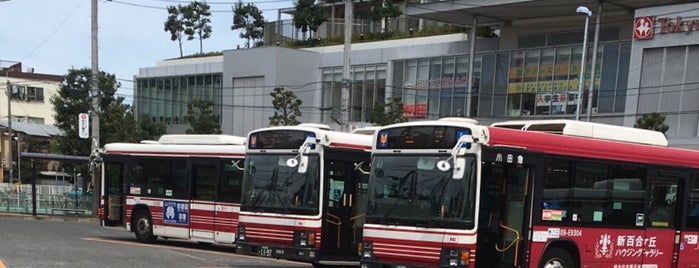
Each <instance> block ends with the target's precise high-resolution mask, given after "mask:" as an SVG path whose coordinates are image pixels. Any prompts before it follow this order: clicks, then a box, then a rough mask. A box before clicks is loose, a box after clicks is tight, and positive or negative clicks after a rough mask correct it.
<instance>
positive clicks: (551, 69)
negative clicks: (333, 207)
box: [136, 0, 699, 149]
mask: <svg viewBox="0 0 699 268" xmlns="http://www.w3.org/2000/svg"><path fill="white" fill-rule="evenodd" d="M471 2H473V1H468V0H461V1H440V2H424V3H409V4H408V5H407V8H406V13H407V15H408V16H412V17H416V18H421V19H425V20H430V21H442V22H444V23H452V24H458V25H467V26H468V25H473V26H482V25H488V26H491V27H496V28H497V29H498V31H499V38H476V39H475V40H474V42H471V41H472V40H471V39H470V38H468V35H465V34H455V35H443V36H436V37H420V38H410V39H403V40H393V41H382V42H371V43H360V44H352V46H351V55H350V64H351V67H350V78H349V80H345V79H343V75H342V73H343V46H329V47H318V48H307V49H288V48H282V47H277V46H270V47H263V48H253V49H243V50H237V49H236V50H227V51H224V52H223V54H224V55H223V57H222V63H221V65H222V68H221V69H220V72H221V77H222V82H221V85H222V87H221V91H220V94H219V95H218V98H219V99H220V101H221V102H220V111H221V124H222V130H223V132H224V133H229V134H235V135H245V134H247V132H249V131H251V130H253V129H255V128H259V127H265V126H267V123H268V118H269V116H271V115H272V114H273V112H274V109H273V108H272V105H271V96H269V92H271V90H272V89H273V88H275V87H285V88H288V89H291V90H292V91H294V92H295V93H296V95H297V96H298V97H299V98H300V99H301V100H302V101H303V105H302V109H301V110H302V112H303V116H302V118H301V120H302V121H303V122H315V123H318V122H320V123H325V124H329V125H331V126H334V127H339V125H340V124H343V125H347V124H350V125H355V126H362V125H365V124H366V120H367V119H368V116H369V114H370V113H371V111H372V109H373V107H374V105H375V104H376V103H382V102H385V100H386V98H388V97H399V98H401V100H402V102H403V108H404V117H406V118H408V119H411V120H420V119H435V118H440V117H445V116H468V117H472V118H475V119H477V120H479V121H481V122H482V123H486V124H487V123H491V122H496V121H502V120H509V119H525V118H526V119H536V118H542V119H543V118H560V119H571V118H575V117H576V116H580V118H581V119H583V120H587V119H588V118H589V120H591V121H595V122H601V123H609V124H615V125H624V126H633V125H634V123H635V121H636V119H637V118H638V117H639V116H640V115H642V114H646V113H652V112H658V113H661V114H662V115H664V116H665V117H666V121H665V123H666V124H668V125H669V126H670V130H669V131H668V132H667V133H666V134H667V136H668V138H669V140H670V144H671V146H676V147H686V148H695V149H699V138H697V132H698V129H699V108H698V107H697V106H699V99H698V98H697V97H698V95H697V94H698V93H697V90H696V89H697V85H696V83H695V79H699V78H696V77H695V75H692V74H693V73H695V72H694V68H696V67H694V66H693V65H692V64H691V63H692V62H693V61H692V60H693V59H695V58H697V55H696V53H698V52H697V49H698V48H699V47H697V44H699V20H697V17H698V16H699V4H697V3H689V4H678V5H675V4H673V3H674V2H672V1H631V0H628V1H625V0H620V2H623V3H616V4H610V3H605V2H597V1H594V2H593V1H590V2H589V3H583V4H588V7H589V8H590V9H591V10H592V11H593V14H592V16H591V17H589V18H588V19H589V26H590V30H589V31H588V33H587V35H588V36H589V39H588V44H587V46H586V48H587V52H586V54H587V57H586V64H585V66H584V67H585V71H584V74H583V77H580V71H581V68H582V65H581V62H582V55H583V53H582V52H583V45H582V41H583V38H584V36H585V33H584V31H583V28H584V27H585V25H584V22H585V21H586V20H585V16H584V15H582V14H579V13H576V12H575V10H576V7H577V6H578V4H579V3H569V2H567V1H554V0H546V1H534V2H532V1H494V2H489V3H485V4H483V3H481V4H478V5H476V4H473V3H471ZM617 2H619V1H617ZM479 3H480V2H479ZM622 4H623V5H622ZM629 10H633V12H629ZM694 32H697V33H694ZM640 33H643V34H644V35H641V34H640ZM649 33H650V36H648V35H649ZM471 44H474V54H473V55H472V56H471V55H470V53H469V51H470V47H471ZM470 66H473V67H472V69H471V68H470ZM156 68H165V69H169V68H172V67H156ZM593 69H594V71H593ZM141 73H142V74H144V73H143V71H142V72H141ZM180 75H182V73H181V74H180ZM139 83H140V82H139ZM141 87H142V86H141V85H140V84H139V85H137V86H136V88H137V90H138V91H140V90H142V89H141ZM345 87H346V88H347V89H348V91H349V96H350V99H349V107H348V113H349V121H348V122H342V120H343V118H341V114H342V105H341V104H342V103H341V101H342V100H341V92H342V90H343V88H345ZM143 88H145V87H143ZM580 88H582V91H581V90H580ZM156 90H157V87H156ZM143 92H144V91H143ZM144 94H146V93H144ZM147 94H153V93H152V92H151V93H147ZM144 96H145V95H144ZM149 96H152V97H150V98H151V99H153V100H160V97H159V96H160V95H157V94H156V95H149ZM214 96H215V94H214ZM215 98H216V97H215ZM166 102H167V101H165V99H163V102H162V103H161V104H159V105H160V106H163V107H167V104H165V103H166ZM136 106H137V107H138V106H142V109H150V108H147V106H149V105H147V102H143V100H142V101H141V103H139V102H138V96H137V103H136ZM578 107H580V110H578ZM169 130H170V129H169Z"/></svg>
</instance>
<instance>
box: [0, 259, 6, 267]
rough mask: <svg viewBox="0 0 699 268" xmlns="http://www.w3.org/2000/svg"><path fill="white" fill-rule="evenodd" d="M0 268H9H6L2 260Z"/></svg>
mask: <svg viewBox="0 0 699 268" xmlns="http://www.w3.org/2000/svg"><path fill="white" fill-rule="evenodd" d="M0 268H7V267H5V264H3V263H2V260H0Z"/></svg>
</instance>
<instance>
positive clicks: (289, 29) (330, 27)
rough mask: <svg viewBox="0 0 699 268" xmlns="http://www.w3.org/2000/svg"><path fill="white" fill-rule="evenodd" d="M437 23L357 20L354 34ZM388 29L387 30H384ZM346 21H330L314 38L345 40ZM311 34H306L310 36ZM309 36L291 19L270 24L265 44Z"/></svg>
mask: <svg viewBox="0 0 699 268" xmlns="http://www.w3.org/2000/svg"><path fill="white" fill-rule="evenodd" d="M435 23H436V22H433V21H429V20H422V22H421V21H420V19H416V18H394V19H389V20H388V24H387V25H384V24H382V22H374V21H370V20H361V19H355V20H352V32H353V33H356V34H361V33H364V34H370V33H380V32H382V31H383V30H386V31H389V32H409V31H410V29H413V30H415V31H417V30H418V28H419V26H420V25H429V24H435ZM384 27H386V29H383V28H384ZM344 32H345V20H344V19H329V20H328V21H326V22H325V23H323V24H322V25H320V27H319V28H318V31H317V32H315V33H313V34H314V37H319V38H323V39H327V38H334V37H335V38H340V39H341V38H344ZM310 34H311V33H306V35H309V36H310ZM309 36H304V34H303V32H301V30H299V29H297V28H296V27H294V22H293V20H291V19H287V20H280V21H274V22H269V23H267V24H266V25H265V27H264V43H265V45H267V46H270V45H274V44H275V43H276V42H277V41H289V40H303V39H304V38H308V37H309Z"/></svg>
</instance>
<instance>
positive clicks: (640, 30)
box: [633, 17, 655, 40]
mask: <svg viewBox="0 0 699 268" xmlns="http://www.w3.org/2000/svg"><path fill="white" fill-rule="evenodd" d="M654 22H655V17H638V18H636V20H635V21H634V23H633V29H634V30H633V39H636V40H646V39H652V38H653V24H654Z"/></svg>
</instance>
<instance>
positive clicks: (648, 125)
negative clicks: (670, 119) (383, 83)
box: [633, 113, 670, 134]
mask: <svg viewBox="0 0 699 268" xmlns="http://www.w3.org/2000/svg"><path fill="white" fill-rule="evenodd" d="M633 127H635V128H642V129H650V130H655V131H660V132H662V133H663V134H665V132H666V131H667V130H668V129H670V126H668V125H666V124H665V116H663V115H661V114H659V113H649V114H643V115H641V116H640V117H639V118H637V119H636V124H634V125H633Z"/></svg>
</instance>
